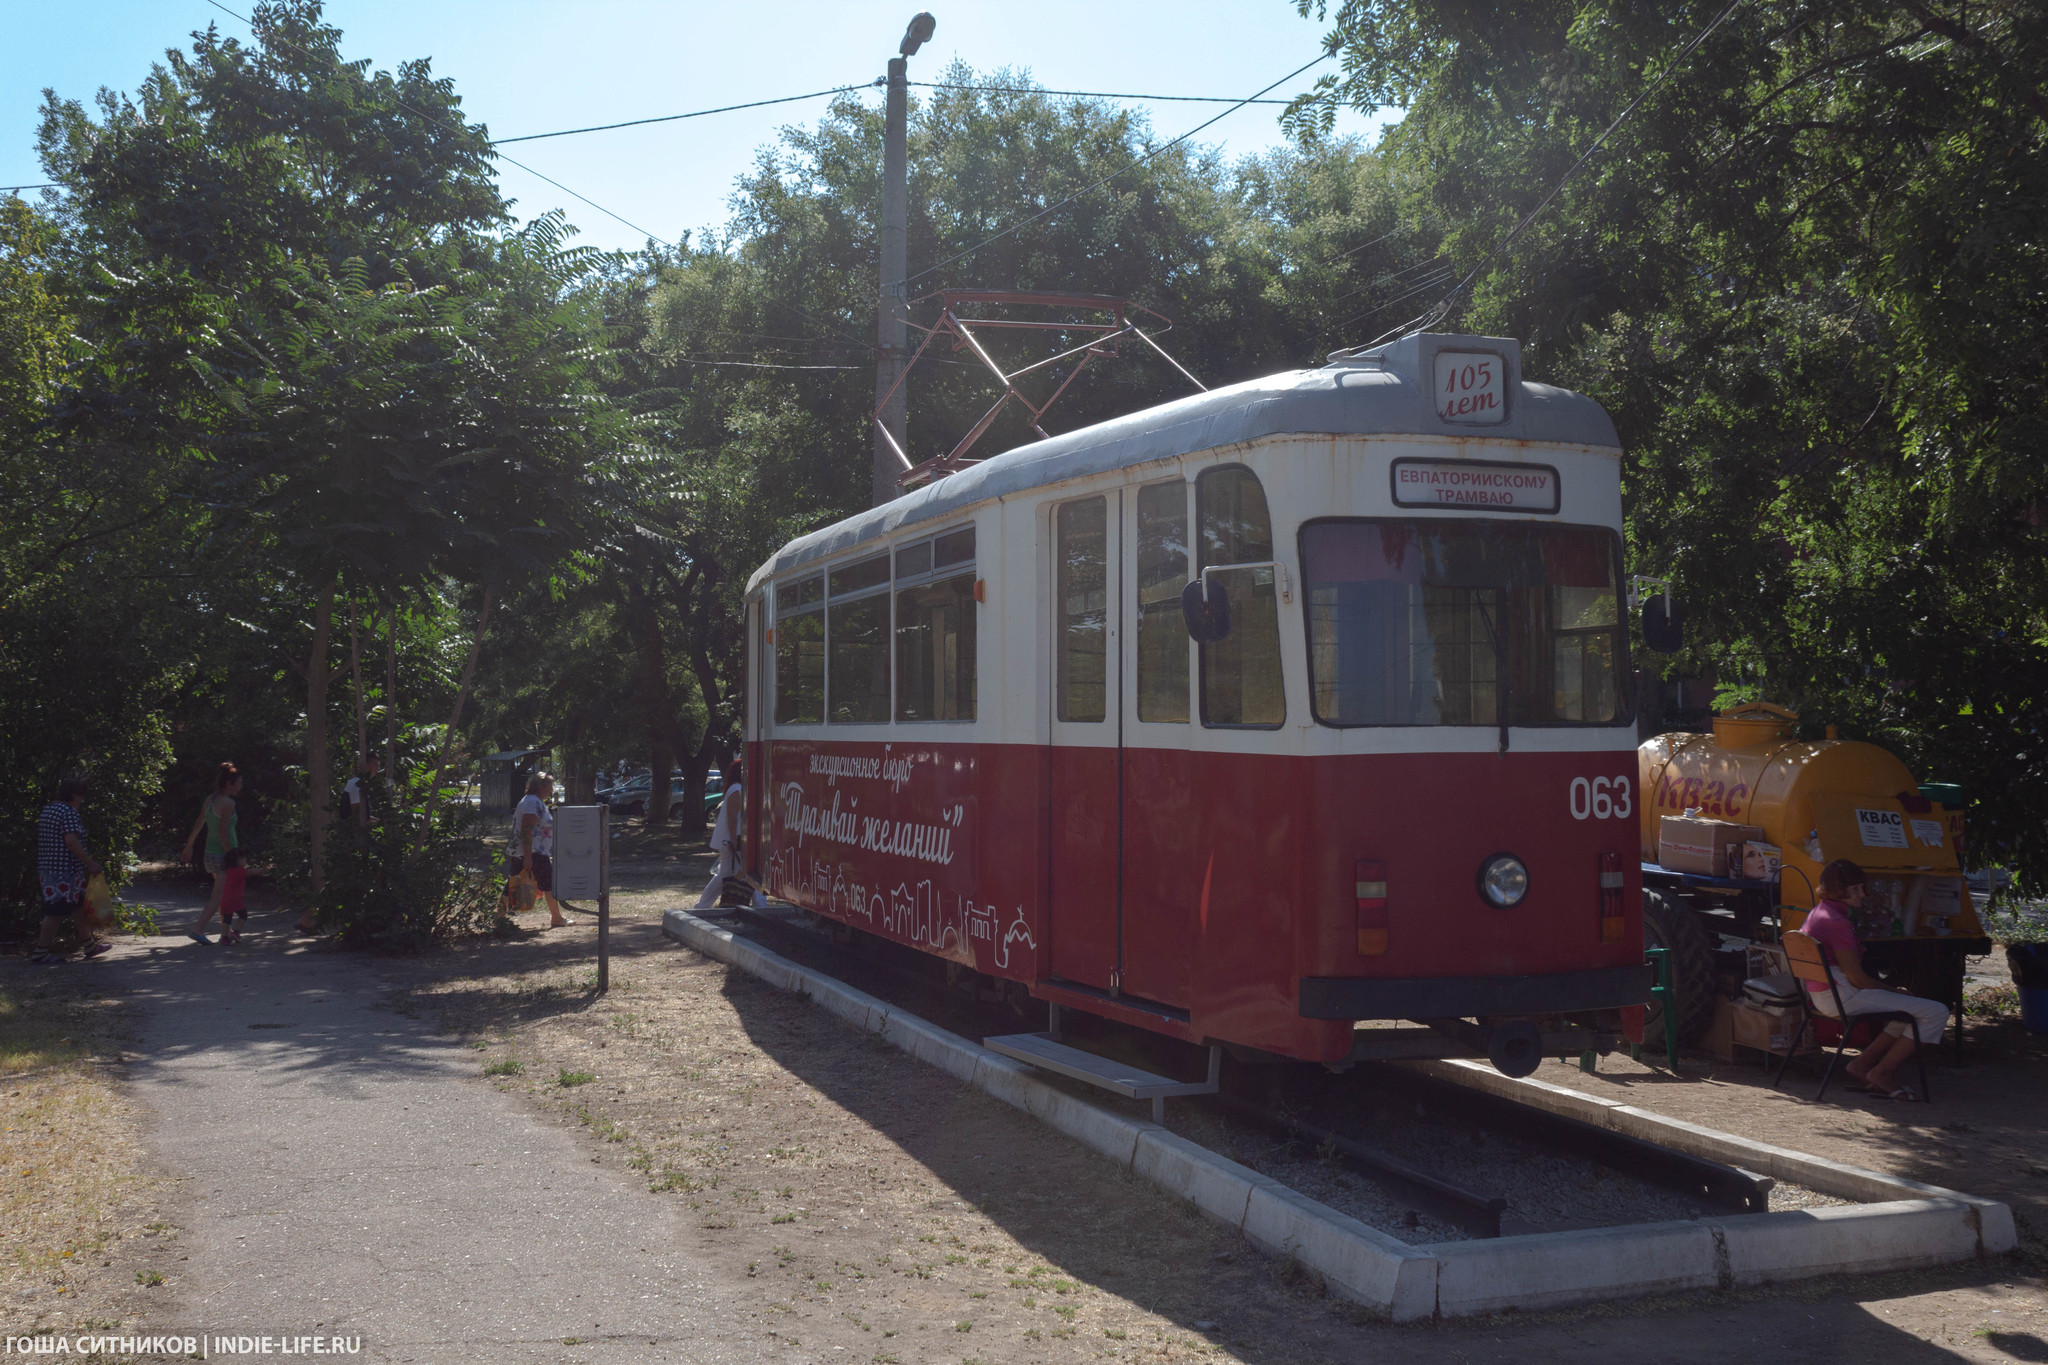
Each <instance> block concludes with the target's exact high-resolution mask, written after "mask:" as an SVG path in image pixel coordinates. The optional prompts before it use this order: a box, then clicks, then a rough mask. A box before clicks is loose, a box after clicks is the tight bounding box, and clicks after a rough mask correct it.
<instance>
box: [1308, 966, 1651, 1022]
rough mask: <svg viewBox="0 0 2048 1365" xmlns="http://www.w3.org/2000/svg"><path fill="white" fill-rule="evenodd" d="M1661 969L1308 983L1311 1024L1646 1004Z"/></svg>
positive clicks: (1351, 978) (1313, 979)
mask: <svg viewBox="0 0 2048 1365" xmlns="http://www.w3.org/2000/svg"><path fill="white" fill-rule="evenodd" d="M1656 975H1657V972H1656V968H1654V967H1651V966H1649V965H1648V964H1644V965H1641V966H1630V967H1603V968H1600V969H1599V970H1596V971H1589V972H1550V973H1546V974H1544V975H1542V976H1428V977H1408V978H1403V979H1395V978H1386V977H1370V976H1305V977H1302V978H1301V995H1300V999H1301V1017H1302V1018H1304V1019H1354V1020H1355V1019H1471V1018H1477V1017H1481V1016H1485V1015H1502V1014H1578V1013H1581V1012H1583V1011H1586V1010H1609V1009H1618V1008H1620V1007H1621V1006H1624V1005H1646V1004H1648V1003H1649V1001H1650V987H1651V986H1652V985H1653V984H1655V981H1656Z"/></svg>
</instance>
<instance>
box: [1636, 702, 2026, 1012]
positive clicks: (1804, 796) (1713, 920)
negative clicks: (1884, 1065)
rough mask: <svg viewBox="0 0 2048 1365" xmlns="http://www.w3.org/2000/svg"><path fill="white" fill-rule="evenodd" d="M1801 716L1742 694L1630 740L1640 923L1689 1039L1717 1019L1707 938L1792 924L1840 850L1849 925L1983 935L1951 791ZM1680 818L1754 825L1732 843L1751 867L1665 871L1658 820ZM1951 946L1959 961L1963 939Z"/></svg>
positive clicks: (1885, 932)
mask: <svg viewBox="0 0 2048 1365" xmlns="http://www.w3.org/2000/svg"><path fill="white" fill-rule="evenodd" d="M1798 719H1799V717H1798V716H1797V715H1796V714H1794V713H1793V712H1791V711H1787V710H1785V709H1784V708H1783V707H1779V706H1772V705H1770V704H1768V703H1764V702H1752V703H1750V704H1748V705H1745V706H1738V707H1735V708H1733V709H1732V710H1729V711H1727V712H1724V713H1723V714H1722V715H1720V716H1718V717H1716V718H1715V720H1714V730H1713V733H1712V734H1664V735H1658V736H1657V737H1656V738H1654V739H1652V740H1650V741H1649V742H1647V743H1645V744H1643V745H1642V746H1641V747H1640V748H1639V749H1638V750H1637V751H1636V756H1637V765H1638V772H1639V780H1640V786H1639V788H1638V790H1639V791H1641V792H1642V794H1643V799H1642V800H1641V801H1640V802H1639V803H1638V809H1639V810H1640V811H1641V813H1642V863H1643V934H1644V938H1645V940H1646V942H1647V943H1648V944H1650V945H1652V946H1659V945H1661V946H1663V947H1665V948H1667V949H1669V950H1670V952H1671V961H1672V977H1673V985H1674V987H1675V988H1676V992H1677V996H1678V1008H1679V1035H1680V1037H1681V1038H1683V1039H1686V1040H1687V1041H1690V1040H1692V1039H1695V1038H1697V1037H1698V1036H1699V1035H1700V1033H1702V1032H1704V1031H1705V1029H1706V1027H1707V1024H1708V1023H1709V1022H1710V1021H1711V1019H1712V1016H1713V1006H1714V1001H1713V986H1714V982H1713V964H1712V956H1711V955H1712V953H1713V951H1714V950H1715V949H1716V948H1717V947H1718V946H1719V942H1718V940H1717V938H1716V935H1726V936H1731V937H1735V938H1739V939H1752V940H1753V939H1758V938H1774V937H1775V936H1776V935H1775V931H1774V928H1773V926H1772V924H1771V923H1770V922H1771V921H1776V925H1775V930H1789V929H1796V928H1798V927H1799V925H1800V924H1801V923H1802V922H1803V921H1804V920H1805V918H1806V914H1805V912H1806V911H1807V910H1808V909H1810V908H1812V906H1813V903H1814V901H1815V899H1816V896H1815V888H1816V887H1818V885H1819V883H1820V871H1821V868H1822V867H1824V866H1825V865H1826V864H1828V863H1829V862H1832V861H1833V860H1834V859H1836V858H1848V859H1850V860H1851V861H1852V862H1854V863H1856V864H1857V865H1858V866H1859V867H1861V868H1862V869H1863V870H1864V873H1865V875H1866V876H1867V877H1868V878H1869V888H1868V892H1867V894H1866V897H1865V908H1864V919H1863V922H1862V923H1861V924H1860V925H1859V926H1858V929H1859V932H1860V933H1861V934H1862V935H1863V937H1864V939H1865V940H1866V941H1867V942H1868V941H1872V940H1914V939H1933V940H1941V939H1950V940H1974V939H1981V938H1982V936H1983V933H1984V930H1983V927H1982V925H1981V924H1980V923H1979V922H1978V919H1977V914H1976V910H1975V908H1974V906H1973V905H1972V903H1971V901H1970V896H1969V891H1968V888H1967V887H1966V886H1965V885H1964V882H1963V869H1962V864H1961V851H1962V840H1963V813H1962V809H1961V801H1960V797H1959V796H1958V795H1956V794H1955V792H1954V789H1953V788H1947V789H1942V788H1931V787H1930V788H1928V789H1926V790H1925V791H1923V789H1922V788H1921V787H1920V785H1919V784H1918V783H1916V782H1915V781H1914V780H1913V775H1912V773H1911V772H1910V771H1909V770H1908V769H1907V767H1906V765H1905V764H1904V763H1902V762H1900V761H1899V759H1898V757H1897V756H1896V755H1894V754H1892V753H1891V752H1889V751H1888V750H1886V749H1883V748H1881V747H1879V746H1878V745H1875V744H1866V743H1861V742H1858V741H1854V740H1839V739H1825V740H1801V739H1798V738H1796V735H1795V731H1796V726H1797V722H1798ZM1928 792H1934V793H1936V794H1939V795H1946V796H1948V797H1949V802H1948V803H1944V802H1942V801H1939V800H1933V799H1930V797H1929V795H1928V794H1927V793H1928ZM1688 815H1691V816H1693V817H1695V819H1696V820H1704V821H1719V822H1727V824H1728V825H1731V826H1744V825H1746V826H1753V827H1756V828H1757V829H1761V831H1762V837H1761V839H1758V838H1756V836H1755V834H1754V833H1753V832H1752V833H1750V834H1749V836H1748V838H1747V839H1745V840H1742V841H1741V842H1742V843H1748V844H1750V845H1751V847H1752V850H1753V853H1752V856H1751V857H1750V859H1749V861H1748V864H1747V868H1746V871H1747V873H1748V874H1750V875H1744V873H1745V868H1744V867H1743V866H1742V865H1741V863H1739V862H1738V863H1737V864H1736V865H1735V866H1734V867H1733V868H1732V869H1728V868H1717V869H1716V872H1718V873H1719V874H1720V875H1714V874H1712V873H1702V872H1700V871H1698V870H1697V868H1694V869H1693V870H1690V871H1687V872H1678V871H1676V870H1672V869H1666V868H1664V867H1663V866H1662V862H1663V858H1664V856H1665V855H1667V854H1669V853H1671V852H1672V850H1671V847H1670V846H1669V845H1667V844H1665V842H1664V835H1665V833H1666V828H1667V827H1666V826H1665V824H1664V819H1665V817H1666V816H1676V817H1685V816H1688ZM1679 828H1680V829H1684V828H1688V827H1687V826H1681V827H1679ZM1689 828H1693V829H1699V828H1705V827H1703V826H1700V825H1697V824H1694V825H1691V826H1689ZM1720 833H1721V834H1722V835H1727V834H1729V833H1730V831H1728V830H1721V831H1720ZM1757 844H1761V845H1764V846H1766V847H1764V848H1762V849H1756V848H1755V847H1754V846H1755V845H1757ZM1739 846H1740V845H1739V844H1738V847H1739ZM1717 847H1718V846H1717ZM1772 849H1775V853H1776V862H1777V869H1776V871H1777V875H1776V877H1775V878H1772V877H1770V875H1769V872H1770V861H1769V859H1770V853H1771V851H1772ZM1673 861H1677V859H1676V857H1675V856H1674V857H1673ZM1731 870H1732V871H1733V873H1734V875H1732V876H1730V875H1728V873H1729V871H1731ZM1929 946H1930V947H1931V946H1933V945H1932V944H1930V945H1929ZM1944 946H1946V945H1944ZM1954 946H1955V948H1956V951H1955V953H1953V954H1952V955H1951V956H1953V958H1954V961H1955V963H1956V965H1958V966H1960V963H1961V953H1962V951H1963V948H1964V946H1965V945H1964V944H1962V943H1960V942H1959V943H1956V944H1955V945H1954ZM1977 951H1989V947H1988V945H1985V946H1984V947H1982V948H1979V949H1977Z"/></svg>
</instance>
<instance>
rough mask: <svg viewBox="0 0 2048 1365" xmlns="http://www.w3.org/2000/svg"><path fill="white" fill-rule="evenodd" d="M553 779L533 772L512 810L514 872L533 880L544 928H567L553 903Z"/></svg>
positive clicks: (558, 905)
mask: <svg viewBox="0 0 2048 1365" xmlns="http://www.w3.org/2000/svg"><path fill="white" fill-rule="evenodd" d="M554 791H555V779H554V778H552V777H550V776H548V775H547V774H546V773H543V772H536V773H535V774H534V775H533V776H532V777H529V778H527V779H526V795H524V796H522V797H520V798H519V804H518V805H517V806H515V807H513V809H512V829H513V845H514V847H515V848H516V849H517V850H518V854H517V856H518V860H519V867H518V872H519V874H520V875H522V876H527V877H531V878H533V886H534V891H535V892H536V894H537V896H538V898H539V899H541V900H545V901H546V902H547V904H548V915H549V920H548V928H550V929H562V928H566V927H568V924H569V921H568V920H567V919H565V918H563V916H562V903H561V902H560V901H558V900H556V899H555V861H554V858H555V813H554V812H553V811H551V810H549V809H548V798H549V797H550V796H552V795H554Z"/></svg>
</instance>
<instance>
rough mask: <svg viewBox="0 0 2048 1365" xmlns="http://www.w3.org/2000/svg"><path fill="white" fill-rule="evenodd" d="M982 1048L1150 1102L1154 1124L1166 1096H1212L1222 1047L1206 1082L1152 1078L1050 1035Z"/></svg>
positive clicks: (990, 1042)
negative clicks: (1070, 1045) (1071, 1045)
mask: <svg viewBox="0 0 2048 1365" xmlns="http://www.w3.org/2000/svg"><path fill="white" fill-rule="evenodd" d="M981 1045H982V1046H983V1047H985V1048H987V1049H988V1050H989V1051H991V1052H999V1053H1001V1054H1002V1055H1003V1056H1005V1057H1011V1058H1014V1059H1016V1060H1017V1061H1020V1062H1023V1063H1024V1064H1025V1065H1027V1066H1035V1067H1037V1068H1038V1069H1039V1070H1041V1071H1051V1072H1054V1073H1056V1074H1058V1075H1061V1076H1069V1077H1072V1078H1073V1079H1074V1080H1077V1081H1081V1082H1083V1083H1085V1084H1087V1085H1092V1086H1095V1087H1097V1088H1098V1089H1101V1090H1107V1091H1109V1092H1110V1093H1112V1094H1116V1095H1122V1096H1124V1097H1125V1098H1127V1099H1133V1100H1150V1101H1152V1121H1153V1122H1155V1123H1157V1122H1159V1121H1161V1119H1162V1118H1163V1116H1164V1113H1165V1110H1164V1108H1163V1105H1162V1101H1164V1100H1165V1099H1166V1098H1167V1097H1168V1096H1174V1095H1213V1094H1215V1093H1216V1089H1217V1086H1216V1080H1217V1074H1218V1070H1219V1067H1220V1064H1221V1062H1222V1058H1223V1050H1222V1049H1221V1048H1218V1047H1211V1048H1210V1049H1209V1079H1208V1080H1206V1081H1177V1080H1175V1079H1173V1077H1171V1076H1160V1075H1155V1074H1154V1073H1152V1072H1150V1071H1146V1070H1144V1069H1143V1068H1142V1067H1135V1066H1132V1065H1131V1064H1130V1063H1128V1062H1120V1061H1117V1060H1116V1059H1115V1058H1113V1057H1102V1056H1098V1055H1097V1054H1095V1053H1093V1052H1083V1051H1082V1050H1081V1049H1080V1048H1077V1047H1069V1046H1068V1045H1067V1044H1065V1043H1062V1042H1059V1041H1058V1040H1056V1039H1055V1038H1053V1036H1052V1035H1051V1034H1049V1033H1012V1034H1007V1035H1005V1036H1003V1037H1000V1038H984V1039H982V1040H981Z"/></svg>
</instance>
